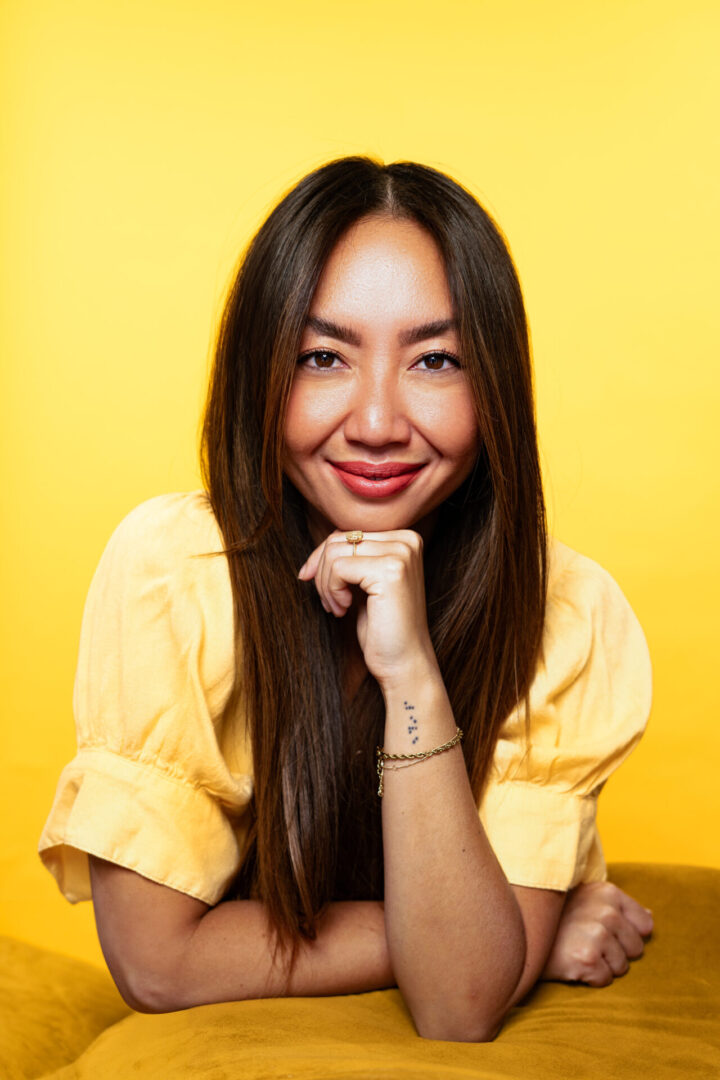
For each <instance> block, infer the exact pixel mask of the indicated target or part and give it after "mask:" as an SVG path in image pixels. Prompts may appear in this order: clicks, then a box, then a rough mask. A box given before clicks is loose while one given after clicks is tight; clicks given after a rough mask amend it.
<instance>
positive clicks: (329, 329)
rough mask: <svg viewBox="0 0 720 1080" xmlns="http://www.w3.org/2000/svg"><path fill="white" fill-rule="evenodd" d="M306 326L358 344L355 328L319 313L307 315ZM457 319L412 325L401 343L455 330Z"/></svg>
mask: <svg viewBox="0 0 720 1080" xmlns="http://www.w3.org/2000/svg"><path fill="white" fill-rule="evenodd" d="M305 325H306V326H309V327H310V329H311V330H316V331H317V332H318V334H325V335H326V336H327V337H331V338H334V339H335V340H336V341H343V342H345V344H346V345H356V346H359V345H360V343H361V338H360V335H359V334H358V333H356V331H355V330H351V329H350V328H349V327H347V326H339V325H338V324H337V323H334V322H331V321H330V320H329V319H321V318H320V316H319V315H308V317H307V320H306V323H305ZM457 325H458V324H457V319H435V321H434V322H429V323H423V324H422V326H413V328H412V329H411V330H404V331H403V332H402V334H401V335H400V344H401V345H417V344H418V342H420V341H427V340H428V338H434V337H440V336H441V335H442V334H446V333H447V332H448V330H457Z"/></svg>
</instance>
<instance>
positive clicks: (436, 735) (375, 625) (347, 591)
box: [299, 530, 563, 1041]
mask: <svg viewBox="0 0 720 1080" xmlns="http://www.w3.org/2000/svg"><path fill="white" fill-rule="evenodd" d="M348 550H349V545H348V543H347V541H346V540H345V537H344V536H343V535H342V534H338V533H334V534H331V536H329V537H328V538H327V540H326V541H324V542H323V544H321V545H320V546H319V547H318V548H316V549H315V551H314V552H313V553H312V555H311V556H310V558H309V559H308V561H307V562H306V563H305V565H304V566H303V567H302V568H301V570H300V575H299V576H300V577H301V579H304V580H309V579H313V578H314V583H315V586H316V588H317V590H318V593H319V595H320V599H321V601H322V603H323V606H324V607H325V609H326V610H327V611H330V612H332V613H333V614H335V615H336V616H343V615H345V614H346V612H347V610H348V608H349V607H350V605H351V604H352V602H353V593H352V590H351V588H350V586H353V585H354V586H359V587H360V589H361V590H362V592H363V593H364V594H365V598H364V600H363V601H362V602H361V603H360V604H359V605H358V612H357V639H358V643H359V645H360V648H361V650H362V653H363V656H364V659H365V663H366V664H367V667H368V669H369V671H370V672H371V674H372V675H374V677H375V678H376V679H377V681H378V683H379V685H380V687H381V689H382V692H383V696H384V699H385V707H386V716H385V735H384V748H385V750H386V751H387V752H388V753H390V754H406V753H417V752H422V751H426V750H430V749H432V748H433V747H436V746H439V745H442V744H444V743H446V742H448V741H449V740H450V739H452V738H453V736H454V735H455V731H456V725H455V719H454V717H453V714H452V710H451V708H450V702H449V700H448V696H447V692H446V690H445V686H444V683H443V680H442V677H441V673H440V670H439V667H438V664H437V659H436V657H435V653H434V650H433V648H432V643H431V641H430V636H429V633H428V629H427V617H426V608H425V594H424V582H423V559H422V541H421V539H420V537H419V536H418V534H417V533H414V532H411V531H409V530H399V531H397V532H387V533H379V534H375V533H371V534H366V536H365V538H364V539H363V541H362V547H361V553H360V554H357V555H354V554H353V555H349V554H348ZM384 786H385V794H384V798H383V808H382V819H383V847H384V860H385V921H386V929H387V938H388V948H389V953H390V963H391V966H392V969H393V971H394V973H395V976H396V978H397V983H398V986H399V988H400V990H401V991H402V994H403V997H404V998H405V1001H406V1003H407V1005H408V1007H409V1009H410V1012H411V1014H412V1017H413V1020H414V1021H415V1024H416V1027H417V1029H418V1032H419V1033H420V1034H421V1035H423V1036H426V1037H428V1038H435V1039H448V1040H461V1041H483V1040H487V1039H492V1038H494V1036H495V1035H496V1034H497V1031H498V1029H499V1027H500V1025H501V1024H502V1022H503V1019H504V1017H505V1015H506V1013H507V1011H508V1009H509V1008H510V1007H511V1005H512V1004H513V1003H514V1001H516V1000H518V995H523V996H524V993H526V992H527V989H529V986H530V985H531V982H534V981H535V980H536V979H537V978H538V976H539V975H540V972H541V970H542V967H543V965H544V962H545V960H546V958H547V953H548V952H549V949H550V947H551V944H552V940H553V937H554V934H555V931H556V929H557V921H558V919H559V917H560V912H561V909H562V903H563V894H562V893H559V894H552V893H549V891H547V890H539V891H540V892H543V893H544V896H542V897H538V898H537V899H535V900H532V901H529V903H530V908H529V909H528V919H527V922H528V926H529V927H531V928H532V929H531V933H530V934H528V931H527V930H526V920H525V918H524V912H523V911H522V910H521V907H520V905H519V903H518V901H517V899H516V896H515V893H514V892H513V888H512V886H511V885H510V884H509V883H508V881H507V878H506V877H505V875H504V873H503V871H502V868H501V866H500V864H499V862H498V860H497V858H496V856H495V854H494V852H493V850H492V847H491V845H490V842H489V840H488V838H487V836H486V834H485V831H484V829H483V826H482V824H481V822H480V819H479V816H478V811H477V807H476V805H475V800H474V797H473V794H472V790H471V788H470V782H469V779H468V775H467V770H466V768H465V762H464V758H463V755H462V752H461V750H460V749H459V748H458V747H455V748H453V749H451V750H447V751H446V752H444V753H442V754H439V755H437V756H435V757H432V758H430V759H428V760H424V761H422V762H420V763H417V764H412V765H410V766H402V767H400V768H391V767H390V766H389V767H387V768H386V775H385V785H384Z"/></svg>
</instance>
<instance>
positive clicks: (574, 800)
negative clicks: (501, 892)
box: [480, 780, 607, 891]
mask: <svg viewBox="0 0 720 1080" xmlns="http://www.w3.org/2000/svg"><path fill="white" fill-rule="evenodd" d="M596 808H597V799H596V798H595V797H594V796H589V795H587V796H579V795H573V794H572V793H568V792H562V791H555V790H554V789H552V788H547V787H541V786H540V785H538V784H533V783H530V782H527V781H521V780H508V781H505V782H495V783H493V781H490V782H489V783H488V786H487V788H486V791H485V794H484V796H483V799H482V802H481V804H480V820H481V822H482V824H483V826H484V828H485V831H486V833H487V837H488V839H489V841H490V844H491V846H492V849H493V851H494V852H495V855H496V856H497V859H498V862H499V863H500V865H501V867H502V869H503V872H504V874H505V876H506V877H507V879H508V881H509V882H511V883H512V884H514V885H527V886H530V887H532V888H538V889H559V890H562V891H565V890H568V889H572V888H574V887H575V885H578V884H580V882H582V881H603V880H605V878H606V876H607V871H606V867H605V861H604V858H603V854H602V847H601V845H600V838H599V836H598V835H597V829H596V825H595V814H596Z"/></svg>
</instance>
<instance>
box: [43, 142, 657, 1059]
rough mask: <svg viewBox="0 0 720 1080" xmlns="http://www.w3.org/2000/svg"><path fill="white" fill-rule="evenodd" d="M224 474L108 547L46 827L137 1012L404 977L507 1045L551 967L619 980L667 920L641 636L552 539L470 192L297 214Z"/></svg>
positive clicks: (296, 192)
mask: <svg viewBox="0 0 720 1080" xmlns="http://www.w3.org/2000/svg"><path fill="white" fill-rule="evenodd" d="M203 466H204V480H205V486H206V489H207V495H206V494H205V493H204V492H202V491H200V492H188V493H181V494H175V495H166V496H158V497H157V498H155V499H151V500H149V501H147V502H145V503H143V504H141V505H140V506H139V507H136V508H135V510H133V511H132V512H131V513H130V514H129V515H128V516H127V517H126V518H125V519H124V521H123V522H122V523H121V524H120V526H119V527H118V529H117V530H116V531H115V533H114V534H113V537H112V538H111V540H110V542H109V544H108V546H107V548H106V551H105V553H104V554H103V557H102V559H101V561H100V565H99V567H98V570H97V571H96V575H95V577H94V579H93V582H92V585H91V588H90V592H89V595H88V601H87V605H86V610H85V616H84V620H83V628H82V634H81V642H80V657H79V664H78V672H77V677H76V686H75V698H74V706H75V713H76V720H77V726H78V735H79V751H78V755H77V757H76V758H75V759H74V761H73V762H72V763H71V764H70V765H69V766H68V767H67V768H66V769H65V771H64V772H63V775H62V777H61V781H60V784H59V787H58V793H57V796H56V801H55V804H54V806H53V809H52V811H51V814H50V818H49V820H48V823H47V825H46V828H45V831H44V833H43V836H42V838H41V841H40V850H41V854H42V857H43V859H44V861H45V863H46V865H47V866H48V867H49V869H50V870H51V871H52V872H53V873H54V874H55V875H56V877H57V879H58V882H59V885H60V887H61V889H62V890H63V892H64V893H65V895H66V896H67V897H68V898H69V899H70V900H73V901H75V900H79V899H85V898H88V897H89V896H90V893H92V899H93V903H94V907H95V914H96V921H97V926H98V933H99V936H100V941H101V944H102V947H103V951H104V954H105V957H106V959H107V962H108V965H109V968H110V970H111V972H112V974H113V976H114V978H115V980H116V982H117V985H118V987H119V988H120V990H121V992H122V993H123V995H124V997H125V999H126V1000H127V1001H128V1003H129V1004H131V1005H132V1006H133V1007H135V1008H137V1009H141V1010H145V1011H161V1010H168V1009H178V1008H187V1007H189V1006H192V1005H196V1004H201V1003H207V1002H216V1001H227V1000H238V999H244V998H250V997H261V996H277V995H282V994H298V995H308V994H310V995H312V994H337V993H352V992H358V991H363V990H370V989H378V988H382V987H390V986H394V985H397V986H398V987H399V988H400V990H401V992H402V994H403V997H404V999H405V1001H406V1003H407V1005H408V1007H409V1009H410V1012H411V1014H412V1017H413V1020H414V1022H415V1024H416V1027H417V1030H418V1032H419V1034H420V1035H423V1036H426V1037H430V1038H440V1039H454V1040H486V1039H492V1038H494V1036H495V1035H496V1034H497V1032H498V1031H499V1029H500V1027H501V1026H502V1023H503V1020H504V1017H505V1016H506V1014H507V1012H508V1010H509V1009H510V1007H511V1006H512V1005H513V1004H515V1003H516V1002H518V1001H520V1000H522V999H523V997H525V995H526V994H527V993H528V991H529V990H530V989H531V988H532V987H533V985H534V984H535V983H536V981H537V980H538V979H539V978H547V979H566V980H577V979H579V980H582V981H584V982H586V983H589V984H590V985H605V984H606V983H608V982H610V981H611V980H612V978H613V977H614V976H615V975H621V974H623V972H624V971H626V970H627V967H628V958H632V957H636V956H639V955H640V954H641V952H642V948H643V941H642V936H643V935H645V934H647V933H649V932H650V929H651V926H652V920H651V916H650V913H649V912H647V911H646V910H645V909H644V908H642V907H641V905H639V904H638V903H636V902H635V901H634V900H633V899H632V898H630V897H628V896H626V895H625V894H624V893H622V892H621V891H620V890H619V889H617V888H616V887H615V886H613V885H611V884H610V883H607V882H606V881H605V880H604V879H605V878H606V871H605V864H604V861H603V857H602V850H601V847H600V844H599V839H598V837H597V833H596V829H595V824H594V821H595V806H596V800H597V795H598V794H599V791H600V789H601V787H602V786H603V784H604V782H605V780H606V779H607V777H608V775H609V774H610V773H611V772H612V771H613V769H614V768H615V767H616V766H617V765H618V764H619V763H620V761H622V760H623V759H624V757H625V756H627V754H628V753H629V752H630V750H631V749H632V748H633V746H634V745H635V744H636V743H637V741H638V739H639V738H640V736H641V734H642V731H643V729H644V726H645V723H646V720H647V714H648V710H649V705H650V666H649V659H648V655H647V648H646V645H645V640H644V637H643V634H642V631H641V629H640V627H639V625H638V623H637V620H636V619H635V616H634V615H633V613H632V611H631V610H630V607H629V605H628V604H627V601H626V600H625V598H624V597H623V595H622V593H621V592H620V590H619V588H618V586H617V585H616V584H615V582H614V581H613V580H612V578H611V577H610V576H609V575H608V574H607V573H606V572H605V571H604V570H602V569H601V568H600V567H599V566H597V564H596V563H594V562H592V561H591V560H589V559H586V558H584V557H583V556H581V555H578V554H577V553H575V552H573V551H571V550H570V549H569V548H567V547H565V546H564V545H562V544H560V543H559V542H558V541H551V542H549V543H548V540H547V537H546V532H545V516H544V504H543V498H542V489H541V480H540V470H539V466H538V458H537V447H536V436H535V426H534V410H533V397H532V376H531V365H530V355H529V345H528V335H527V328H526V322H525V314H524V310H523V303H522V297H521V293H520V288H519V284H518V281H517V277H516V274H515V270H514V267H513V263H512V260H511V257H510V255H509V253H508V251H507V248H506V245H505V243H504V241H503V239H502V236H501V234H500V232H499V230H498V229H497V227H496V226H495V225H494V223H493V222H492V221H491V219H490V218H489V217H488V215H487V214H486V213H485V211H484V210H483V209H482V208H481V207H480V206H479V205H478V204H477V202H476V201H475V200H474V199H473V198H472V197H471V196H470V195H469V194H468V193H467V192H466V191H464V190H463V189H462V188H461V187H460V186H459V185H458V184H456V183H455V182H454V181H453V180H451V179H450V178H449V177H447V176H444V175H442V174H440V173H438V172H436V171H434V170H432V169H429V168H426V167H423V166H420V165H416V164H412V163H396V164H394V165H390V166H383V165H379V164H377V163H375V162H373V161H371V160H369V159H366V158H346V159H341V160H338V161H335V162H331V163H329V164H328V165H326V166H324V167H322V168H320V169H318V170H316V171H315V172H313V173H311V174H310V175H309V176H307V177H305V178H304V179H303V180H302V181H301V182H300V183H299V184H298V185H297V186H296V187H295V188H294V189H293V190H292V191H291V192H290V193H289V194H288V195H287V196H286V197H285V198H284V199H283V200H282V201H281V202H280V204H279V205H278V206H277V207H276V209H275V210H274V211H273V212H272V214H271V215H270V217H269V218H268V220H267V221H266V222H265V224H264V225H263V226H262V228H261V229H260V231H259V232H258V234H257V236H256V237H255V239H254V240H253V242H252V243H251V245H250V247H249V249H248V251H247V253H246V255H245V257H244V259H243V260H242V263H241V266H240V269H239V271H238V273H237V276H236V279H235V281H234V284H233V286H232V289H231V291H230V295H229V298H228V301H227V305H226V309H225V313H224V317H223V321H222V326H221V330H220V334H219V339H218V347H217V354H216V360H215V366H214V371H213V375H212V379H211V386H210V392H209V397H208V404H207V409H206V414H205V422H204V429H203ZM478 808H479V810H480V812H479V813H478Z"/></svg>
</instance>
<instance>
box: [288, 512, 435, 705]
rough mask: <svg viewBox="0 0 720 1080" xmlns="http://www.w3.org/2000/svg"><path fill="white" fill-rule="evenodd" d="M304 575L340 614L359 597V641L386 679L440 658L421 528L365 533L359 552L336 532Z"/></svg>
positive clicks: (323, 600) (381, 678)
mask: <svg viewBox="0 0 720 1080" xmlns="http://www.w3.org/2000/svg"><path fill="white" fill-rule="evenodd" d="M298 577H299V578H300V579H301V580H302V581H313V583H314V585H315V588H316V589H317V592H318V595H319V597H320V602H321V603H322V606H323V607H324V608H325V610H326V611H327V612H329V613H331V614H333V615H335V616H336V617H338V618H341V617H342V616H344V615H345V614H346V613H347V612H348V610H349V609H350V607H351V605H352V604H353V600H354V598H356V599H357V639H358V644H359V645H360V648H361V650H362V653H363V657H364V659H365V663H366V665H367V668H368V671H369V672H370V674H371V675H374V677H375V678H376V679H377V680H378V682H379V683H380V684H381V685H383V684H385V683H387V684H389V683H391V682H392V681H393V680H396V679H403V678H407V677H408V675H410V674H411V673H414V672H417V671H418V670H420V665H422V664H425V665H427V664H428V662H430V663H432V662H434V660H435V653H434V651H433V648H432V644H431V642H430V634H429V631H428V626H427V612H426V608H425V577H424V570H423V557H422V539H421V537H420V536H419V534H418V533H416V532H413V531H412V530H410V529H398V530H394V531H392V532H378V533H374V532H373V533H365V535H364V537H363V540H362V541H361V542H360V543H359V544H358V545H357V549H356V551H355V554H353V549H352V545H351V544H349V543H348V542H347V540H346V538H345V533H342V532H333V533H331V534H330V535H329V536H328V537H327V538H326V539H325V540H324V541H323V542H322V544H320V545H318V547H316V548H315V550H314V551H313V552H312V554H311V555H310V556H309V558H308V559H307V562H306V563H305V564H304V565H303V566H302V567H301V569H300V572H299V574H298ZM435 662H436V661H435Z"/></svg>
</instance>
